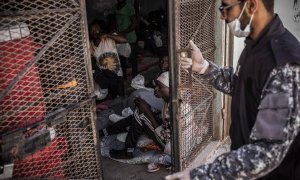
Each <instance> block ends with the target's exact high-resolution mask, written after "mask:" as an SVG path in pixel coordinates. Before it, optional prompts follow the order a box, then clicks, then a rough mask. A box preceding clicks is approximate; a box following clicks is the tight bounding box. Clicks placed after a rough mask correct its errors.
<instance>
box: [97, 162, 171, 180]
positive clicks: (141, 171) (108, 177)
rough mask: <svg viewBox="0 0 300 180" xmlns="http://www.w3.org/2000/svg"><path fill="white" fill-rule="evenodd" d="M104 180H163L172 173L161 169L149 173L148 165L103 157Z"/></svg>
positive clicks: (163, 168)
mask: <svg viewBox="0 0 300 180" xmlns="http://www.w3.org/2000/svg"><path fill="white" fill-rule="evenodd" d="M101 162H102V167H103V179H104V180H163V179H164V177H165V176H167V175H168V174H171V171H169V170H166V168H165V167H161V168H160V170H159V171H157V172H154V173H148V172H147V164H141V165H136V164H135V165H133V164H126V163H121V162H117V161H114V160H111V159H109V158H106V157H101Z"/></svg>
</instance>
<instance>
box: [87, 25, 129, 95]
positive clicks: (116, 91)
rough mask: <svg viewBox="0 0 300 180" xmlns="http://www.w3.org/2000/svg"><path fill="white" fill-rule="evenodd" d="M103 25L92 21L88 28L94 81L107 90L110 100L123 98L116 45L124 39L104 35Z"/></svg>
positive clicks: (124, 39)
mask: <svg viewBox="0 0 300 180" xmlns="http://www.w3.org/2000/svg"><path fill="white" fill-rule="evenodd" d="M104 29H105V28H104V25H103V24H102V23H100V22H98V21H94V22H93V23H92V24H91V26H90V36H91V43H90V48H91V54H92V58H93V61H95V62H96V63H94V64H95V66H96V67H94V71H95V72H94V74H93V76H94V80H95V82H96V83H97V84H99V86H100V88H101V89H102V90H103V89H107V91H108V94H109V95H110V96H111V98H115V97H116V96H118V95H121V96H123V94H124V88H123V83H122V80H121V77H122V75H123V73H122V69H121V66H120V59H119V56H118V53H117V49H116V43H126V42H127V40H126V38H125V37H123V36H120V35H110V34H104Z"/></svg>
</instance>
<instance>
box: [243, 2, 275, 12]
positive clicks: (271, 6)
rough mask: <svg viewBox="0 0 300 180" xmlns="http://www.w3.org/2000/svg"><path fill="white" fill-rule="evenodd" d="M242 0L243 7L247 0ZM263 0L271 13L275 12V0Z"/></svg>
mask: <svg viewBox="0 0 300 180" xmlns="http://www.w3.org/2000/svg"><path fill="white" fill-rule="evenodd" d="M240 1H241V2H242V3H241V4H240V6H241V7H242V6H243V5H244V4H245V2H246V1H247V0H240ZM261 1H262V3H263V4H264V6H265V8H266V10H267V11H268V12H269V13H274V0H261Z"/></svg>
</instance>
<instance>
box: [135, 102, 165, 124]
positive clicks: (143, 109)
mask: <svg viewBox="0 0 300 180" xmlns="http://www.w3.org/2000/svg"><path fill="white" fill-rule="evenodd" d="M134 103H135V105H136V107H137V108H138V109H139V112H140V113H143V114H144V115H145V116H146V117H147V118H148V119H149V120H150V121H151V124H152V126H153V128H154V129H155V128H157V127H158V126H159V125H158V123H157V121H156V119H155V117H154V115H153V113H152V111H151V108H150V105H149V104H148V103H147V102H146V101H145V100H144V99H142V98H140V97H137V98H136V99H135V100H134Z"/></svg>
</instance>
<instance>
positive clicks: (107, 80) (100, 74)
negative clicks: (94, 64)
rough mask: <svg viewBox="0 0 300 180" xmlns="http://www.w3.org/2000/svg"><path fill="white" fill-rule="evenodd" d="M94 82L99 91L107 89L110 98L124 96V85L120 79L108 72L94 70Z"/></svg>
mask: <svg viewBox="0 0 300 180" xmlns="http://www.w3.org/2000/svg"><path fill="white" fill-rule="evenodd" d="M94 80H95V82H96V83H98V84H99V86H100V87H101V89H108V93H109V94H110V96H111V97H112V98H114V97H116V96H117V95H120V96H123V95H124V87H123V86H124V85H123V83H122V80H121V77H119V76H118V75H117V74H116V73H114V72H112V71H110V70H100V69H96V70H95V73H94Z"/></svg>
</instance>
